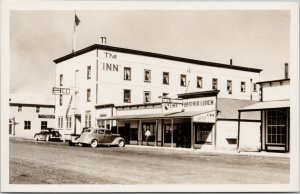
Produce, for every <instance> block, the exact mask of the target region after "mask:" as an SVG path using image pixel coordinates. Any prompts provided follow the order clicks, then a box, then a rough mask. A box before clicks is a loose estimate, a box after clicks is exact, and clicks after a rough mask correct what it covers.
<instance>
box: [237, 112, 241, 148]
mask: <svg viewBox="0 0 300 194" xmlns="http://www.w3.org/2000/svg"><path fill="white" fill-rule="evenodd" d="M240 128H241V112H240V111H239V117H238V136H237V150H239V147H240V130H241V129H240Z"/></svg>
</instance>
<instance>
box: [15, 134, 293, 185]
mask: <svg viewBox="0 0 300 194" xmlns="http://www.w3.org/2000/svg"><path fill="white" fill-rule="evenodd" d="M9 149H10V158H9V161H10V167H9V170H10V183H11V184H67V183H72V184H169V183H176V184H180V183H184V184H189V183H190V184H201V183H212V184H214V183H231V184H237V183H245V184H246V183H254V184H261V183H274V184H278V183H289V158H279V157H266V156H245V155H243V156H242V155H224V154H209V153H200V152H193V151H179V150H162V149H155V148H145V149H142V148H135V147H125V148H118V147H98V148H96V149H92V148H90V147H70V146H68V145H67V144H66V143H63V142H34V141H26V140H15V139H11V140H10V148H9Z"/></svg>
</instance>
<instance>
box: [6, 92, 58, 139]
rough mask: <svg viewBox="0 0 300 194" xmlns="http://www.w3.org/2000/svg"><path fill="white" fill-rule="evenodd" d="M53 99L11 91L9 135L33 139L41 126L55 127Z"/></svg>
mask: <svg viewBox="0 0 300 194" xmlns="http://www.w3.org/2000/svg"><path fill="white" fill-rule="evenodd" d="M54 104H55V103H54V99H53V100H52V99H51V98H50V99H49V98H47V97H45V96H41V95H37V94H29V93H11V94H10V99H9V109H10V110H9V135H10V136H16V137H22V138H29V139H31V138H32V139H33V137H34V134H35V133H37V132H40V131H41V129H42V128H53V127H55V124H54V122H55V105H54Z"/></svg>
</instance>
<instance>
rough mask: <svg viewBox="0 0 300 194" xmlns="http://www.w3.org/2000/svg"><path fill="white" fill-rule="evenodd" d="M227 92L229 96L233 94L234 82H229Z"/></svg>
mask: <svg viewBox="0 0 300 194" xmlns="http://www.w3.org/2000/svg"><path fill="white" fill-rule="evenodd" d="M227 92H228V94H232V81H231V80H227Z"/></svg>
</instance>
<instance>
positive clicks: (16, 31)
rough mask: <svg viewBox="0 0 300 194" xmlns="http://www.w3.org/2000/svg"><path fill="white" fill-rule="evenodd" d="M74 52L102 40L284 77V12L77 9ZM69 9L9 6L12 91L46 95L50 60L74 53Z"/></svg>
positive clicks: (287, 45) (287, 39) (286, 22)
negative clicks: (250, 68) (38, 9)
mask: <svg viewBox="0 0 300 194" xmlns="http://www.w3.org/2000/svg"><path fill="white" fill-rule="evenodd" d="M77 16H78V17H79V19H80V21H81V22H80V24H79V25H78V27H77V29H76V50H80V49H82V48H85V47H88V46H90V45H92V44H98V43H100V37H101V36H106V37H107V45H110V46H116V47H122V48H128V49H134V50H142V51H148V52H154V53H161V54H166V55H173V56H179V57H185V58H191V59H197V60H202V61H210V62H217V63H225V64H229V61H230V59H233V64H234V65H238V66H245V67H252V68H259V69H263V71H262V72H261V77H260V79H261V81H265V80H271V79H282V78H284V63H289V61H290V13H289V11H280V10H277V11H275V10H273V11H272V10H269V11H264V10H261V11H258V10H256V11H255V10H254V11H244V10H241V11H238V10H236V11H230V10H227V11H226V10H219V11H209V10H207V11H204V10H195V11H190V10H189V11H164V10H154V11H149V10H138V11H133V10H127V11H119V10H115V11H114V10H111V11H103V10H102V11H83V10H77ZM73 27H74V11H66V10H62V11H11V13H10V72H9V73H10V92H26V93H40V94H45V95H51V92H52V87H54V86H55V67H56V64H55V63H54V62H53V60H54V59H57V58H59V57H62V56H64V55H67V54H69V53H71V51H72V39H73Z"/></svg>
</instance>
